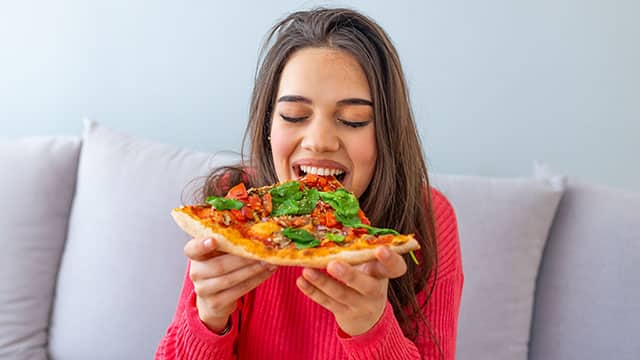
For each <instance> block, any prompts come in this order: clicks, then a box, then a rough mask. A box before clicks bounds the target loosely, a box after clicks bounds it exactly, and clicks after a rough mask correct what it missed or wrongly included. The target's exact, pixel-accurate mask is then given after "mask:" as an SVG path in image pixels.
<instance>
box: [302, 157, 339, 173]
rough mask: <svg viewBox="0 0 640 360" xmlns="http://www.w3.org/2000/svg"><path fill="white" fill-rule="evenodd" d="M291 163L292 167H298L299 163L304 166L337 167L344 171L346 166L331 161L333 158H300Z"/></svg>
mask: <svg viewBox="0 0 640 360" xmlns="http://www.w3.org/2000/svg"><path fill="white" fill-rule="evenodd" d="M291 165H292V166H293V167H299V166H300V165H305V166H313V167H316V168H323V169H338V170H342V171H344V172H347V167H346V166H344V165H342V164H340V163H339V162H337V161H333V160H325V159H300V160H296V161H294V162H293V163H291Z"/></svg>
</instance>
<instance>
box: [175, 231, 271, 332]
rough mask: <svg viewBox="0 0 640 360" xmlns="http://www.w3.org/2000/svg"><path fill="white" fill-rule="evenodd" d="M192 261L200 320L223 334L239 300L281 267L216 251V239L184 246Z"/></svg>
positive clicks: (193, 242) (193, 240)
mask: <svg viewBox="0 0 640 360" xmlns="http://www.w3.org/2000/svg"><path fill="white" fill-rule="evenodd" d="M184 254H185V255H186V256H187V257H188V258H189V259H191V269H190V270H189V277H190V278H191V281H193V287H194V290H195V293H196V307H197V308H198V315H199V317H200V320H202V322H203V323H204V324H205V325H206V326H207V327H208V328H209V329H210V330H211V331H213V332H217V333H220V332H221V331H222V330H224V328H225V327H226V326H227V323H228V321H229V316H230V315H231V313H232V312H233V311H235V309H236V306H237V303H238V299H239V298H241V297H242V296H243V295H244V294H246V293H248V292H249V291H251V290H253V289H254V288H256V287H257V286H258V285H260V284H261V283H262V282H264V281H265V280H267V279H268V278H269V277H271V275H273V273H274V272H275V271H276V269H277V266H275V265H271V264H267V263H263V262H261V261H256V260H249V259H245V258H242V257H239V256H236V255H231V254H226V253H221V252H218V251H216V240H215V239H206V240H202V239H192V240H191V241H189V242H187V244H186V245H185V246H184Z"/></svg>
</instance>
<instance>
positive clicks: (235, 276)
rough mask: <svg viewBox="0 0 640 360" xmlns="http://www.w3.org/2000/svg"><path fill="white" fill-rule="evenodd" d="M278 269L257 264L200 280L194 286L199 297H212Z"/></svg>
mask: <svg viewBox="0 0 640 360" xmlns="http://www.w3.org/2000/svg"><path fill="white" fill-rule="evenodd" d="M276 269H277V266H275V265H271V264H266V263H261V262H257V263H253V264H250V265H247V266H245V267H241V268H239V269H237V270H235V271H232V272H230V273H227V274H225V275H222V276H218V277H214V278H208V279H204V280H200V281H198V282H197V283H195V284H194V287H195V288H196V289H195V290H196V293H197V294H198V295H199V296H203V297H204V296H211V295H215V294H218V293H220V292H223V291H225V290H228V289H231V288H233V287H234V286H237V285H239V284H241V283H243V282H245V281H247V280H249V279H251V278H253V277H256V276H258V275H260V274H262V273H264V272H267V273H273V272H274V271H275V270H276Z"/></svg>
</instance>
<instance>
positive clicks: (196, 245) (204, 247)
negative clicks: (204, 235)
mask: <svg viewBox="0 0 640 360" xmlns="http://www.w3.org/2000/svg"><path fill="white" fill-rule="evenodd" d="M216 247H217V244H216V240H215V239H191V240H189V241H188V242H187V243H186V244H185V245H184V254H185V255H186V256H187V257H188V258H189V259H191V260H197V261H201V260H206V259H209V258H211V257H213V256H216V255H218V254H219V253H218V252H217V251H216Z"/></svg>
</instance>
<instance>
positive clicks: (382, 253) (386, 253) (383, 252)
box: [380, 247, 391, 260]
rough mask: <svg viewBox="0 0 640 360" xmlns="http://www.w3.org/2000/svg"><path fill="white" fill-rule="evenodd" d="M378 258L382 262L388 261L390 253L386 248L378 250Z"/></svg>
mask: <svg viewBox="0 0 640 360" xmlns="http://www.w3.org/2000/svg"><path fill="white" fill-rule="evenodd" d="M380 257H381V258H382V260H388V259H389V258H390V257H391V251H390V250H389V248H388V247H383V248H382V250H380Z"/></svg>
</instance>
